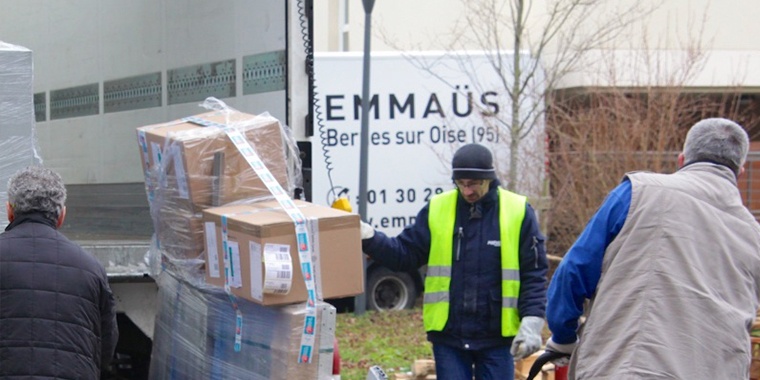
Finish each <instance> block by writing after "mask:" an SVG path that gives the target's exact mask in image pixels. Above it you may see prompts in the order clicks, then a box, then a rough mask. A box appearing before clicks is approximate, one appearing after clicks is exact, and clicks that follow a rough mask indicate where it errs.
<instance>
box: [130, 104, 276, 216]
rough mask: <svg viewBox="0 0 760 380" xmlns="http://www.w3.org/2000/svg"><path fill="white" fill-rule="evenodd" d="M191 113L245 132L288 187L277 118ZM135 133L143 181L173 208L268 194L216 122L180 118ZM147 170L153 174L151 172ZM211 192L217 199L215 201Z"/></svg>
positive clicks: (194, 209)
mask: <svg viewBox="0 0 760 380" xmlns="http://www.w3.org/2000/svg"><path fill="white" fill-rule="evenodd" d="M193 118H196V119H200V120H205V121H208V122H211V123H216V125H222V124H223V125H228V126H233V127H234V128H236V129H237V130H239V131H240V132H241V133H244V135H245V137H246V139H247V140H248V142H249V143H250V145H251V146H252V147H253V149H254V151H255V152H256V154H257V155H258V156H259V158H260V159H261V160H262V162H263V163H264V165H265V166H266V167H267V169H268V170H269V171H270V172H271V173H272V175H273V176H274V178H275V179H276V180H277V182H278V183H279V184H280V186H282V187H283V188H284V189H285V190H286V191H287V190H289V188H290V187H291V186H290V183H289V177H288V171H287V164H286V163H287V158H286V156H285V149H283V146H284V144H283V135H282V134H283V132H282V128H281V126H280V123H279V121H278V120H277V119H275V118H272V117H268V116H266V117H265V116H256V115H250V114H246V113H243V112H238V111H232V110H230V111H229V112H207V113H204V114H200V115H196V116H193ZM137 135H138V146H139V148H140V153H141V154H140V157H141V160H142V164H143V169H144V171H145V173H146V177H145V180H146V183H149V184H152V185H153V186H152V187H153V188H154V189H157V192H158V193H160V194H158V195H159V196H158V197H157V200H158V201H161V202H166V203H170V204H171V205H172V208H176V209H183V210H185V211H187V212H191V213H192V212H200V211H201V210H202V209H204V208H207V207H212V206H214V205H223V204H226V203H230V202H233V201H237V200H241V199H248V198H259V197H268V196H270V192H269V189H267V187H266V186H265V185H264V183H263V181H262V180H261V179H260V178H259V176H258V175H257V174H256V172H255V171H254V170H253V169H252V168H251V166H250V164H249V163H248V162H247V161H246V159H245V158H244V157H243V156H242V155H241V154H240V152H239V151H238V149H237V148H236V147H235V145H234V144H233V143H232V142H231V141H230V139H229V137H228V136H227V134H226V133H225V132H224V130H222V128H220V127H218V126H213V125H212V126H202V125H200V124H196V123H194V122H190V121H183V119H180V120H175V121H172V122H169V123H163V124H155V125H148V126H144V127H140V128H137ZM217 154H222V155H223V171H222V173H221V174H222V177H221V178H222V180H221V186H220V188H219V190H218V191H217V190H216V186H215V184H214V182H215V181H216V180H217V178H216V177H215V176H214V175H213V174H214V172H213V170H214V163H215V155H217ZM162 163H163V166H161V164H162ZM151 170H153V171H158V173H156V174H154V175H153V176H151V175H150V172H151ZM155 181H157V182H158V183H157V184H154V183H153V182H155ZM216 195H218V197H219V199H218V201H216V202H215V196H216Z"/></svg>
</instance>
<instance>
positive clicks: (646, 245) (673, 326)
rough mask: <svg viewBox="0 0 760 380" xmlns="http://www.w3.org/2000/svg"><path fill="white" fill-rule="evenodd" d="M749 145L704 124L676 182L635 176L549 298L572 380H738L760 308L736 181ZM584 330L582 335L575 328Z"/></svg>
mask: <svg viewBox="0 0 760 380" xmlns="http://www.w3.org/2000/svg"><path fill="white" fill-rule="evenodd" d="M748 145H749V139H748V137H747V133H746V132H745V131H744V129H743V128H742V127H741V126H739V125H738V124H736V123H734V122H732V121H730V120H726V119H720V118H712V119H705V120H702V121H700V122H698V123H697V124H695V125H694V126H693V127H692V128H691V129H690V130H689V132H688V134H687V136H686V141H685V143H684V148H683V152H682V153H681V154H680V155H679V156H678V165H679V167H680V169H679V170H678V171H677V172H675V173H673V174H654V173H645V172H636V173H628V174H627V175H626V176H625V178H624V179H623V181H622V183H621V184H620V185H619V186H618V187H616V188H615V189H614V190H612V192H611V193H610V194H609V195H608V196H607V198H606V199H605V201H604V203H603V204H602V205H601V206H600V208H599V210H597V213H596V214H595V215H594V217H593V218H592V219H591V221H589V223H588V225H587V226H586V228H585V230H584V231H583V233H582V234H581V236H580V237H579V238H578V240H577V241H576V242H575V243H574V244H573V246H572V247H571V248H570V250H569V251H568V252H567V254H566V255H565V257H564V259H563V260H562V263H561V264H560V266H559V268H558V269H557V271H556V272H555V274H554V277H553V279H552V281H551V285H550V286H549V289H548V305H547V321H548V325H549V328H550V329H551V331H552V337H551V338H550V340H549V342H548V343H547V349H548V350H550V351H556V352H563V353H568V354H572V356H571V359H570V378H571V379H584V380H585V379H609V380H612V379H614V380H625V379H648V380H651V379H711V380H713V379H740V378H747V376H748V373H749V364H750V359H751V352H750V342H749V333H748V330H749V328H750V326H751V325H752V322H753V321H754V320H755V313H756V311H757V309H758V300H759V299H760V225H759V224H758V223H757V221H756V220H755V218H754V217H753V216H752V214H751V213H750V212H749V211H748V210H747V209H746V207H744V205H743V204H742V199H741V196H740V194H739V190H738V188H737V177H738V176H739V175H740V174H741V173H742V172H743V171H744V168H743V165H744V163H745V160H746V157H747V151H748ZM586 299H590V300H591V306H590V307H589V308H588V309H587V310H585V314H587V316H588V318H587V319H586V322H585V324H584V326H583V328H582V329H581V330H582V332H581V331H577V328H578V319H579V317H580V316H581V314H583V313H584V309H583V304H584V301H585V300H586Z"/></svg>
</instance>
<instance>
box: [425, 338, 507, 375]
mask: <svg viewBox="0 0 760 380" xmlns="http://www.w3.org/2000/svg"><path fill="white" fill-rule="evenodd" d="M433 356H434V357H435V373H436V378H438V379H439V380H472V378H473V377H472V376H473V374H474V375H475V380H513V379H514V377H515V363H514V359H513V358H512V354H510V353H509V346H503V347H494V348H488V349H484V350H478V351H472V350H465V349H461V348H457V347H451V346H444V345H440V344H434V345H433Z"/></svg>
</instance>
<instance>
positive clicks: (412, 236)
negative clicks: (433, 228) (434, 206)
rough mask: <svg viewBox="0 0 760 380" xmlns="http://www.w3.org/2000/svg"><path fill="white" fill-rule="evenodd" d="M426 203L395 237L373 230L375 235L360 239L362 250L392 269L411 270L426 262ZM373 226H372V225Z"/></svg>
mask: <svg viewBox="0 0 760 380" xmlns="http://www.w3.org/2000/svg"><path fill="white" fill-rule="evenodd" d="M428 207H429V204H428V205H425V207H423V208H422V210H420V212H419V213H417V218H416V219H415V222H414V223H413V224H410V225H407V226H406V227H405V228H404V230H403V231H401V233H400V234H399V235H398V236H396V237H389V236H388V235H386V234H384V233H383V232H381V231H377V230H375V236H373V237H372V238H371V239H366V240H362V250H363V251H364V253H366V254H368V255H369V256H370V257H371V258H372V260H375V261H377V262H378V263H380V264H382V265H383V266H386V267H388V268H389V269H391V270H394V271H411V270H416V269H417V268H419V267H421V266H423V265H425V264H427V261H428V255H429V254H430V229H429V228H428ZM373 227H374V226H373Z"/></svg>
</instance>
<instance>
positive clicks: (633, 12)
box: [384, 0, 659, 196]
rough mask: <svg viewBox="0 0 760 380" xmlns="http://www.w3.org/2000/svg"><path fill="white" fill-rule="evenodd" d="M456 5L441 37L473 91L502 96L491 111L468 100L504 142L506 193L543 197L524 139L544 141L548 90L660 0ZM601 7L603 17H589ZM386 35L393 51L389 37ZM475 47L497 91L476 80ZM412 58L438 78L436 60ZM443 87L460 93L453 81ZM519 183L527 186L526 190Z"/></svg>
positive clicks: (488, 0) (532, 145) (531, 144)
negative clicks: (458, 10) (456, 13)
mask: <svg viewBox="0 0 760 380" xmlns="http://www.w3.org/2000/svg"><path fill="white" fill-rule="evenodd" d="M461 3H462V8H463V10H464V11H463V13H462V16H461V19H460V21H459V22H458V23H457V24H456V25H455V26H454V27H453V29H452V34H451V35H450V36H447V38H451V42H450V43H449V44H448V45H447V53H448V54H451V55H454V56H457V58H459V59H458V60H457V61H458V62H459V64H460V70H461V71H462V72H465V73H468V75H469V76H470V81H471V84H470V85H471V86H472V87H474V88H473V89H469V90H475V91H481V92H483V91H489V90H490V91H493V90H497V91H499V92H501V93H503V94H506V96H505V97H504V98H503V99H502V103H503V104H501V107H500V109H501V110H507V112H500V113H493V112H492V111H491V110H489V109H486V108H484V107H483V106H482V105H478V104H475V105H474V106H475V107H478V108H479V109H478V111H479V114H480V115H481V116H482V119H483V122H484V124H486V125H493V126H497V127H498V130H499V132H500V133H501V134H502V138H501V139H500V141H503V142H505V143H507V144H509V157H508V167H507V168H506V169H504V168H499V170H500V174H501V175H500V177H502V178H506V186H507V188H509V189H511V190H516V189H520V191H525V192H527V193H528V194H529V195H532V196H535V195H544V196H545V195H547V191H548V187H547V186H545V183H543V181H536V177H537V176H538V177H543V174H544V173H543V170H542V168H541V167H536V165H535V162H537V160H536V157H535V155H537V154H538V155H541V153H542V149H536V147H537V146H538V148H542V146H543V144H544V141H543V140H541V141H526V139H529V138H530V139H535V138H539V139H543V137H542V136H543V133H539V134H535V133H534V132H535V131H536V130H541V131H543V126H544V120H545V113H546V110H547V109H548V107H547V106H550V105H551V100H552V97H551V94H552V93H553V92H554V90H555V89H556V88H557V85H558V83H559V81H560V80H562V79H563V78H564V77H565V76H566V75H567V74H569V73H571V72H572V71H573V70H574V69H575V68H577V67H578V65H579V64H581V63H582V59H583V57H584V54H586V53H587V52H588V51H590V50H593V49H598V48H601V47H604V46H605V45H606V44H608V43H609V42H611V41H615V40H617V39H619V38H620V37H621V36H622V35H623V34H624V33H625V32H626V31H628V29H629V27H630V26H631V25H633V23H635V22H636V21H638V20H641V19H642V18H643V17H644V16H646V15H647V14H650V13H651V12H652V11H653V10H654V9H656V7H657V6H659V2H655V3H652V2H629V3H630V4H629V5H628V6H626V7H622V8H612V7H610V6H608V4H609V3H610V2H609V1H604V0H547V1H546V2H538V1H531V0H462V2H461ZM536 4H545V5H546V9H545V10H543V9H542V10H541V11H539V10H537V9H536V8H535V7H536ZM618 6H619V5H618ZM600 12H602V13H604V17H594V16H595V15H598V14H599V13H600ZM384 40H385V41H386V43H388V44H389V45H390V46H394V47H396V48H398V44H394V43H393V42H392V41H391V42H389V41H390V39H389V38H388V37H387V36H384ZM473 49H480V50H482V51H483V52H484V53H485V54H486V56H487V61H488V65H489V67H490V70H491V71H493V72H494V73H496V74H497V76H498V78H499V79H498V82H499V83H498V86H499V87H500V88H498V89H493V88H487V86H492V84H491V83H488V84H485V83H481V81H480V79H479V75H478V74H479V73H478V72H477V70H475V69H474V67H473V64H472V62H471V61H470V59H469V58H468V55H467V54H466V53H465V52H467V51H471V50H473ZM412 60H413V61H414V63H415V64H416V65H418V66H419V67H422V68H425V69H426V70H427V71H428V72H430V73H431V74H433V75H436V74H435V73H436V70H435V65H436V64H437V62H436V61H426V60H424V59H419V58H412ZM440 79H442V80H445V79H444V78H440ZM449 85H450V86H451V88H452V89H456V90H457V91H460V92H464V91H465V89H464V88H463V87H461V86H458V85H459V84H458V83H449ZM536 136H539V137H536ZM526 142H527V144H526ZM542 161H543V160H539V161H538V162H542ZM525 183H528V184H533V185H532V186H528V188H526V186H525ZM536 183H541V185H539V188H538V189H536V188H530V187H534V186H535V184H536Z"/></svg>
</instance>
